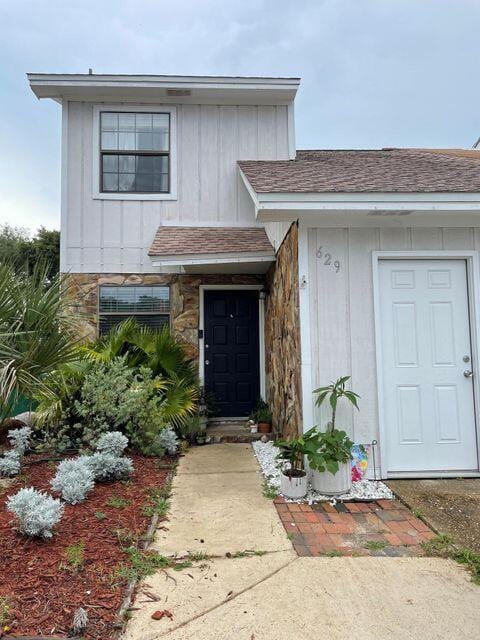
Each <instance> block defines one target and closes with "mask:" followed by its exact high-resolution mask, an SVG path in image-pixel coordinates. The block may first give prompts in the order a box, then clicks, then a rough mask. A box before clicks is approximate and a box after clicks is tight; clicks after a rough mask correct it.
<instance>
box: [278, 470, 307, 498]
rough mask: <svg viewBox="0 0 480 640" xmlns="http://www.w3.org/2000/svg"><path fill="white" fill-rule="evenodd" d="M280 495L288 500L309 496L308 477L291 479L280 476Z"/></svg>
mask: <svg viewBox="0 0 480 640" xmlns="http://www.w3.org/2000/svg"><path fill="white" fill-rule="evenodd" d="M280 493H281V494H282V495H284V496H285V497H286V498H294V499H297V498H304V497H305V496H306V495H307V476H306V475H305V476H302V477H301V478H290V477H289V476H286V475H284V474H283V473H281V474H280Z"/></svg>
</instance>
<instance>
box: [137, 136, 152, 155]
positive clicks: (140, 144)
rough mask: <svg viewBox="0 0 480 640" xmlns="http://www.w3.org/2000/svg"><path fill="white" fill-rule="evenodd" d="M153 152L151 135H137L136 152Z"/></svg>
mask: <svg viewBox="0 0 480 640" xmlns="http://www.w3.org/2000/svg"><path fill="white" fill-rule="evenodd" d="M152 150H153V133H137V151H152Z"/></svg>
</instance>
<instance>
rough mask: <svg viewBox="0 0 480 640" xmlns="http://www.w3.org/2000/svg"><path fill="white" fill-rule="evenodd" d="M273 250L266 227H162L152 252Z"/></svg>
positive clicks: (171, 254) (187, 252)
mask: <svg viewBox="0 0 480 640" xmlns="http://www.w3.org/2000/svg"><path fill="white" fill-rule="evenodd" d="M262 252H264V253H274V249H273V247H272V245H271V244H270V240H269V239H268V237H267V234H266V233H265V229H264V228H263V227H159V228H158V230H157V233H156V234H155V238H154V240H153V242H152V246H151V247H150V250H149V252H148V255H149V256H169V255H170V256H174V255H175V256H176V255H190V254H209V253H262Z"/></svg>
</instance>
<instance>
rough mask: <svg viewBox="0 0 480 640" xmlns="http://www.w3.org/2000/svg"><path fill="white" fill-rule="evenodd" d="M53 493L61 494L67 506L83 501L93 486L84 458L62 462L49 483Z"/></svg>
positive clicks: (88, 467)
mask: <svg viewBox="0 0 480 640" xmlns="http://www.w3.org/2000/svg"><path fill="white" fill-rule="evenodd" d="M50 484H51V485H52V489H53V491H58V492H59V493H61V494H62V498H63V499H64V500H65V502H68V503H69V504H77V503H78V502H83V500H85V498H86V496H87V493H88V492H89V491H91V490H92V489H93V487H94V486H95V478H94V475H93V471H92V469H91V468H90V466H89V464H88V463H87V461H86V460H85V458H84V457H81V458H74V459H71V460H62V462H60V464H59V465H58V467H57V473H56V474H55V476H54V477H53V478H52V480H51V481H50Z"/></svg>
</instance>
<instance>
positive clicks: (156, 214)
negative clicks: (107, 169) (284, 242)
mask: <svg viewBox="0 0 480 640" xmlns="http://www.w3.org/2000/svg"><path fill="white" fill-rule="evenodd" d="M169 106H171V105H169ZM63 108H64V110H66V114H64V118H65V122H66V126H65V128H64V134H66V140H65V141H64V145H65V148H64V158H63V163H64V172H65V178H64V182H63V184H64V188H65V193H64V194H63V199H62V201H63V207H64V209H65V210H64V211H63V214H62V270H64V271H66V270H69V271H72V272H84V273H102V272H103V273H105V272H148V271H152V267H151V264H150V260H149V258H148V255H147V253H148V249H149V247H150V244H151V242H152V240H153V237H154V235H155V232H156V230H157V228H158V227H159V226H160V225H161V224H181V225H183V224H189V225H195V224H199V225H202V224H203V225H208V224H209V223H211V224H214V225H215V224H216V225H218V226H220V225H222V224H224V225H225V226H231V225H239V226H248V225H256V224H258V223H257V222H256V220H255V212H254V208H253V203H252V201H251V198H250V196H249V194H248V193H247V190H246V188H245V186H244V184H243V182H242V180H241V178H240V175H239V172H238V168H237V160H285V159H288V158H289V126H290V127H291V123H289V116H288V107H287V106H282V105H280V106H250V105H240V106H230V105H218V106H216V105H191V104H183V105H177V106H176V118H177V195H178V197H177V199H176V200H141V199H139V200H108V199H95V198H94V197H93V173H94V172H93V163H94V162H98V161H99V157H98V152H95V151H94V149H93V126H94V124H93V123H94V117H93V114H94V105H93V104H91V103H85V102H68V103H66V104H65V105H64V107H63ZM109 108H110V107H109ZM134 108H135V107H134V106H133V105H132V110H134ZM280 235H281V231H277V230H275V232H274V234H273V236H274V238H278V237H279V236H280ZM277 241H278V240H277Z"/></svg>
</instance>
